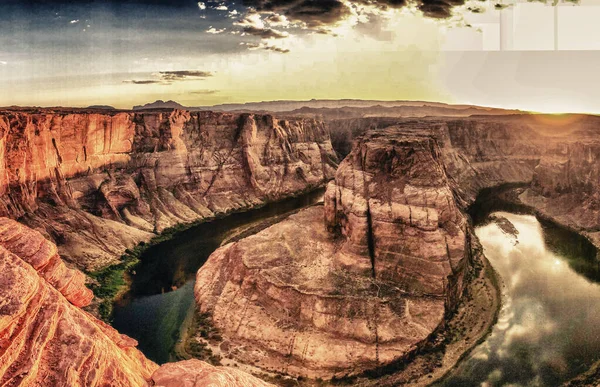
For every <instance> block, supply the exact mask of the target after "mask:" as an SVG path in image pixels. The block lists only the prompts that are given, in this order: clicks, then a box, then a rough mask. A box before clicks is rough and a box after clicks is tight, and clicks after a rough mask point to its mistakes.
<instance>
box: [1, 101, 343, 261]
mask: <svg viewBox="0 0 600 387" xmlns="http://www.w3.org/2000/svg"><path fill="white" fill-rule="evenodd" d="M336 166H337V159H336V156H335V153H334V152H333V149H332V148H331V143H330V140H329V135H328V133H327V132H326V130H325V128H324V126H323V124H322V123H320V122H318V121H315V120H312V119H306V120H277V119H275V118H274V117H272V116H269V115H252V114H228V113H212V112H195V113H190V112H186V111H180V110H169V111H151V112H143V113H132V112H119V111H112V112H108V113H107V112H102V113H100V112H98V111H89V112H88V111H81V112H66V111H50V110H16V111H4V112H0V216H5V217H9V218H12V219H19V221H21V222H22V223H24V224H26V225H28V226H29V227H31V228H34V229H36V230H38V231H40V232H42V233H43V234H44V235H45V236H46V238H47V239H49V240H52V241H54V242H56V244H57V245H58V247H59V252H60V254H61V256H62V257H63V259H65V260H66V261H68V262H69V263H71V264H73V265H75V266H77V267H78V268H80V269H85V270H96V269H98V268H102V267H105V266H107V265H109V264H111V263H115V262H116V261H117V260H118V258H119V257H120V256H121V254H122V253H123V252H124V250H125V249H126V248H129V247H132V246H134V245H135V244H137V243H138V242H140V241H143V240H148V239H150V238H151V237H152V236H153V235H155V233H158V232H161V231H162V230H164V229H165V228H168V227H171V226H174V225H177V224H180V223H189V222H193V221H198V220H202V219H210V218H212V217H214V216H217V215H219V214H224V213H228V212H231V211H236V210H241V209H245V208H249V207H253V206H257V205H261V204H264V203H266V202H269V201H274V200H279V199H282V198H285V197H289V196H293V195H296V194H299V193H300V192H303V191H306V190H308V189H311V188H314V187H317V186H319V185H323V184H324V183H325V182H326V181H327V180H329V179H330V178H331V177H333V174H334V171H335V167H336Z"/></svg>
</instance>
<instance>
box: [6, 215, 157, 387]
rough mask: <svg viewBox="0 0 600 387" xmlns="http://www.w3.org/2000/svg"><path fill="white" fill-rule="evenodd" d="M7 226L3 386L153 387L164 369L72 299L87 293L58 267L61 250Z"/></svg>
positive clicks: (75, 279) (38, 236) (64, 270)
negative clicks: (149, 382) (156, 375)
mask: <svg viewBox="0 0 600 387" xmlns="http://www.w3.org/2000/svg"><path fill="white" fill-rule="evenodd" d="M1 224H2V233H1V235H2V236H1V238H2V240H1V241H0V287H1V288H2V292H0V305H1V306H0V383H2V385H7V386H13V385H20V386H66V385H68V386H106V385H123V386H146V385H147V380H149V379H150V376H151V374H152V372H153V371H154V370H155V369H156V368H157V366H156V365H155V364H154V363H152V362H150V361H149V360H146V359H145V358H144V356H143V355H142V354H141V353H140V352H139V351H138V350H137V349H135V345H137V342H136V341H135V340H133V339H131V338H129V337H127V336H124V335H120V334H119V333H118V332H117V331H115V330H114V329H113V328H111V327H110V326H108V325H106V324H104V323H103V322H101V321H99V320H97V319H96V318H94V317H92V316H91V315H89V314H88V313H86V312H84V311H82V310H81V309H79V308H77V307H75V306H74V305H72V304H71V303H69V302H68V301H67V299H66V298H65V297H69V299H70V300H72V301H78V300H81V299H82V298H81V297H80V296H78V294H81V293H85V292H83V291H81V289H79V287H78V286H77V285H76V283H77V282H78V281H79V278H80V276H75V275H73V273H68V270H67V269H64V268H62V269H61V268H60V267H62V265H63V264H61V263H56V261H55V260H57V259H58V260H60V258H58V257H57V256H56V247H53V246H52V245H51V244H50V243H49V242H47V241H45V240H44V239H43V238H42V237H41V235H40V234H39V233H36V232H34V231H31V230H25V229H24V227H22V226H18V225H16V224H15V222H13V221H11V220H7V219H1ZM9 226H12V228H11V227H9ZM11 230H12V231H15V230H16V231H19V235H20V236H16V235H15V234H14V233H12V232H11ZM9 234H10V235H9ZM25 239H27V240H25ZM38 247H40V248H39V250H38V249H37V248H38ZM36 250H37V251H36ZM43 262H47V263H46V265H45V266H44V265H43ZM40 264H42V266H41V267H40V268H39V269H38V270H39V271H36V269H34V267H36V266H38V265H40ZM53 267H54V268H53ZM56 267H59V269H56ZM46 268H47V269H46ZM61 272H62V273H64V277H63V276H61V277H59V278H57V274H59V273H61ZM69 274H70V275H71V277H69ZM80 274H81V273H80ZM69 278H71V279H70V282H71V284H66V285H65V284H64V283H63V280H65V279H66V280H67V281H68V279H69ZM54 286H56V287H58V288H60V289H61V291H62V294H61V292H59V291H58V290H57V289H56V288H55V287H54ZM70 286H71V287H73V288H74V289H69V287H70ZM63 294H64V296H63Z"/></svg>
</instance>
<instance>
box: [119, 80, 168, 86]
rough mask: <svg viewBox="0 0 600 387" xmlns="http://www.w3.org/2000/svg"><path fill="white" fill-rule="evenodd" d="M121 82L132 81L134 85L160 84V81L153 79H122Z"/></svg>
mask: <svg viewBox="0 0 600 387" xmlns="http://www.w3.org/2000/svg"><path fill="white" fill-rule="evenodd" d="M123 83H132V84H134V85H155V84H161V83H162V81H154V80H142V81H136V80H133V79H132V80H129V81H123Z"/></svg>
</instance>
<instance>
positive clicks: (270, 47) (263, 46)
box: [240, 42, 290, 54]
mask: <svg viewBox="0 0 600 387" xmlns="http://www.w3.org/2000/svg"><path fill="white" fill-rule="evenodd" d="M240 44H241V45H242V46H246V47H248V50H267V51H275V52H279V53H282V54H287V53H288V52H290V50H289V49H287V48H283V47H280V46H277V45H274V44H272V43H270V42H261V43H240Z"/></svg>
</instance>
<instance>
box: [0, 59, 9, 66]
mask: <svg viewBox="0 0 600 387" xmlns="http://www.w3.org/2000/svg"><path fill="white" fill-rule="evenodd" d="M7 64H8V62H7V61H4V60H0V66H6V65H7Z"/></svg>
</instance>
